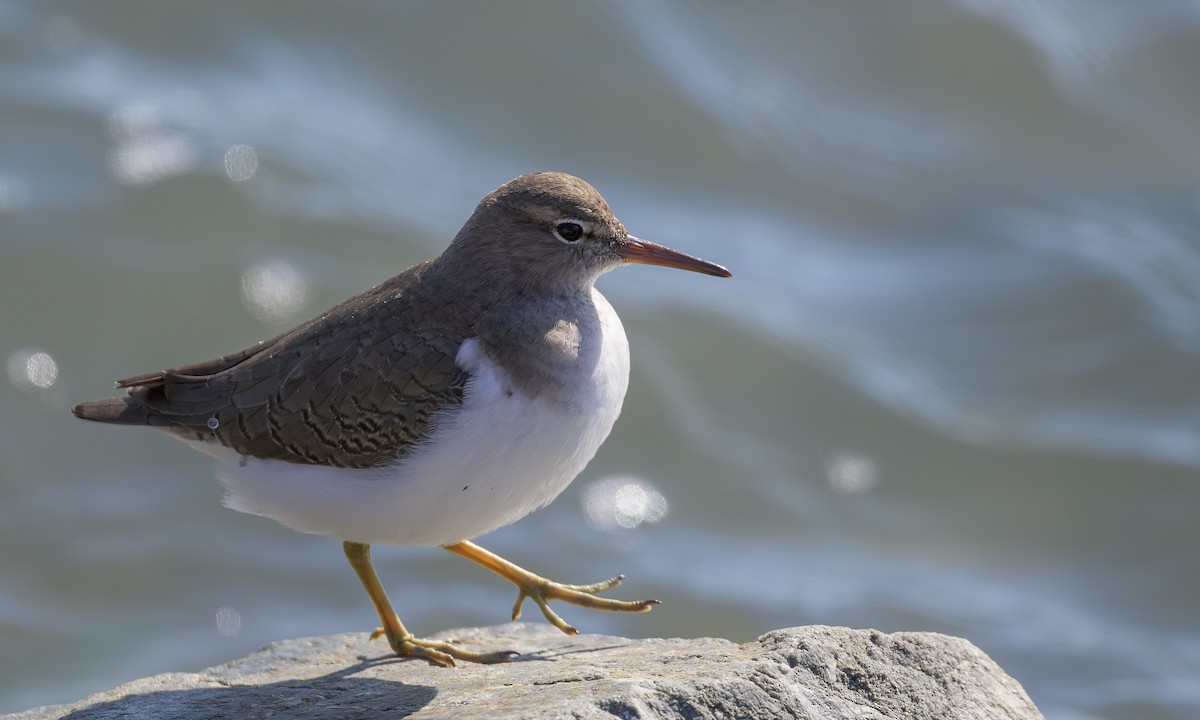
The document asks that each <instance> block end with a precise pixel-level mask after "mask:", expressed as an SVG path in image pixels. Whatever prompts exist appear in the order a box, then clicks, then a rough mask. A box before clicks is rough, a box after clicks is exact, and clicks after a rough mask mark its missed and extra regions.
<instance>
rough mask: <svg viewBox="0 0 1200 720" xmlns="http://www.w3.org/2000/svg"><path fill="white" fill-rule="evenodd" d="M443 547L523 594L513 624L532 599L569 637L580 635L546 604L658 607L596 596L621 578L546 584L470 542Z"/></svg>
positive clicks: (637, 609)
mask: <svg viewBox="0 0 1200 720" xmlns="http://www.w3.org/2000/svg"><path fill="white" fill-rule="evenodd" d="M444 547H445V548H446V549H447V550H449V551H450V552H452V553H455V554H458V555H462V556H463V557H465V558H466V559H468V560H471V561H473V562H477V563H479V564H480V565H482V566H484V567H485V568H487V569H488V570H491V571H492V572H494V573H496V574H497V575H499V576H500V577H502V578H504V579H505V580H508V581H509V582H510V583H512V584H513V585H516V586H517V590H519V591H520V593H519V594H518V595H517V604H516V605H513V612H512V619H513V620H516V619H517V618H519V617H521V604H522V603H524V602H525V598H529V599H530V600H533V602H534V603H536V604H537V606H538V607H539V608H541V610H542V614H543V615H545V616H546V619H547V620H549V621H550V624H552V625H554V626H555V627H556V628H558V629H559V630H562V631H563V632H565V633H566V634H568V635H576V634H578V633H579V631H578V630H576V629H575V628H573V627H571V626H570V625H568V624H567V623H566V621H565V620H563V619H562V618H560V617H559V616H558V614H557V613H555V612H554V611H553V610H551V609H550V606H549V605H547V602H549V601H550V600H562V601H564V602H569V603H572V604H574V605H579V606H581V607H586V608H592V609H593V610H608V611H609V612H649V610H650V608H652V607H654V606H655V605H658V604H659V601H658V600H610V599H609V598H602V597H596V593H599V592H603V591H604V590H608V589H610V588H615V587H616V586H618V585H620V584H621V581H622V580H624V579H625V576H624V575H618V576H617V577H615V578H612V579H611V580H605V581H604V582H598V583H593V584H592V585H564V584H562V583H556V582H553V581H550V580H547V579H546V578H544V577H542V576H540V575H535V574H533V573H531V572H529V571H528V570H526V569H525V568H522V567H520V566H519V565H514V564H513V563H511V562H509V561H507V560H505V559H504V558H502V557H500V556H499V555H497V554H495V553H493V552H490V551H488V550H485V549H483V548H481V547H479V546H478V545H476V544H475V543H473V542H471V541H470V540H463V541H462V542H458V543H454V544H453V545H446V546H444Z"/></svg>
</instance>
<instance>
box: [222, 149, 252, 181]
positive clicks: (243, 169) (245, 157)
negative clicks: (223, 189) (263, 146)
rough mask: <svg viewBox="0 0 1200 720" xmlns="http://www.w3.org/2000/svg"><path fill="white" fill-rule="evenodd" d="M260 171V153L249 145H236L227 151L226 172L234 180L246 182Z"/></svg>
mask: <svg viewBox="0 0 1200 720" xmlns="http://www.w3.org/2000/svg"><path fill="white" fill-rule="evenodd" d="M256 172H258V153H256V152H254V148H252V147H250V146H249V145H234V146H233V147H231V148H229V150H228V151H227V152H226V153H225V174H226V175H228V176H229V179H230V180H232V181H234V182H245V181H246V180H249V179H250V178H252V177H254V173H256Z"/></svg>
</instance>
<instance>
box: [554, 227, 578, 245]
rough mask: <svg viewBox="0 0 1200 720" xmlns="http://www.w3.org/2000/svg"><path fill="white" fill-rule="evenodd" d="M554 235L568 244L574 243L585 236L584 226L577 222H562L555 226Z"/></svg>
mask: <svg viewBox="0 0 1200 720" xmlns="http://www.w3.org/2000/svg"><path fill="white" fill-rule="evenodd" d="M554 236H555V237H557V238H558V239H559V240H562V241H563V242H565V243H566V244H568V245H574V244H575V243H577V242H579V238H581V237H583V226H582V225H580V224H579V223H577V222H569V221H568V222H560V223H559V224H557V225H555V226H554Z"/></svg>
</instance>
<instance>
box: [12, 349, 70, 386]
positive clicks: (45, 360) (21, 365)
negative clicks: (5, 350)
mask: <svg viewBox="0 0 1200 720" xmlns="http://www.w3.org/2000/svg"><path fill="white" fill-rule="evenodd" d="M7 369H8V379H9V382H11V383H12V384H13V385H15V386H16V387H18V388H20V389H22V390H44V389H45V388H48V387H50V386H51V385H53V384H54V381H55V380H57V379H58V363H56V362H54V358H52V357H50V354H49V353H45V352H41V351H40V350H17V351H16V352H14V353H13V354H12V355H9V356H8V363H7Z"/></svg>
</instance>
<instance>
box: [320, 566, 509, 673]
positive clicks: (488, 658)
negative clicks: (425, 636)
mask: <svg viewBox="0 0 1200 720" xmlns="http://www.w3.org/2000/svg"><path fill="white" fill-rule="evenodd" d="M342 547H343V549H345V551H346V559H348V560H349V561H350V567H352V568H354V572H356V573H358V579H359V580H362V584H363V587H365V588H366V589H367V595H370V596H371V602H372V603H374V605H375V611H376V612H378V613H379V619H380V620H381V621H382V622H383V627H382V628H381V629H379V630H376V631H375V632H374V633H372V634H371V639H372V640H374V639H375V638H377V637H379V636H380V635H387V639H388V644H389V645H391V646H392V650H395V651H396V654H397V655H399V656H401V657H419V658H424V659H426V660H428V661H429V662H431V663H434V664H435V665H443V666H445V667H454V661H455V660H456V659H457V660H465V661H467V662H477V663H498V662H505V661H506V660H508V659H510V658H512V657H513V656H514V655H516V654H517V653H515V652H513V651H512V650H501V651H498V652H491V653H474V652H470V651H468V650H463V649H461V648H458V647H455V646H454V645H453V644H451V643H448V642H442V641H438V640H419V639H417V638H415V637H413V634H412V633H410V632H409V631H408V628H406V627H404V623H402V622H400V617H399V616H397V615H396V611H395V610H393V609H392V604H391V603H390V602H389V601H388V597H387V593H386V592H384V590H383V585H382V584H380V582H379V576H378V575H376V574H375V567H374V566H373V565H371V546H370V545H367V544H365V543H356V542H346V543H343V544H342Z"/></svg>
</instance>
